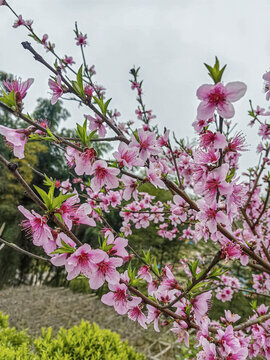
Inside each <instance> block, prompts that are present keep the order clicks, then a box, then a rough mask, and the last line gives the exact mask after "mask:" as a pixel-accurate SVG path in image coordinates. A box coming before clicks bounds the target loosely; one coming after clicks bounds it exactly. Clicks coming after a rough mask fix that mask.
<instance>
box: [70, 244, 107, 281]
mask: <svg viewBox="0 0 270 360" xmlns="http://www.w3.org/2000/svg"><path fill="white" fill-rule="evenodd" d="M105 257H106V253H105V252H104V251H102V250H100V249H97V250H92V248H91V246H90V245H89V244H84V245H82V246H80V247H79V248H78V249H77V250H76V251H75V252H74V253H73V254H71V255H70V257H69V258H68V259H67V261H66V264H65V265H66V270H67V272H68V276H67V280H72V279H74V278H75V277H76V276H78V275H79V274H83V275H84V276H86V277H88V278H90V276H91V275H92V274H93V272H94V271H95V270H96V268H97V265H96V264H97V263H99V262H100V261H102V260H103V259H105Z"/></svg>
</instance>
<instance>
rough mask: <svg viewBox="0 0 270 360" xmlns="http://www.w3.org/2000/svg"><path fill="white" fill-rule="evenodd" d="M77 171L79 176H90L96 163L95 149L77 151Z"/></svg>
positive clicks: (75, 156)
mask: <svg viewBox="0 0 270 360" xmlns="http://www.w3.org/2000/svg"><path fill="white" fill-rule="evenodd" d="M73 153H74V158H75V164H76V166H75V169H74V171H75V172H76V174H77V175H83V174H86V175H90V174H91V172H92V165H93V163H94V161H95V157H96V154H97V153H96V150H95V149H94V148H87V149H85V150H84V151H83V152H79V151H75V152H73Z"/></svg>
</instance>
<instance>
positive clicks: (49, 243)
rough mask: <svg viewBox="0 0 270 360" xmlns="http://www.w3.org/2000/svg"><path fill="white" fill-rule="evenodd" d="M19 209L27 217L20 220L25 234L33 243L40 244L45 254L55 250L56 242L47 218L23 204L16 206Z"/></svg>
mask: <svg viewBox="0 0 270 360" xmlns="http://www.w3.org/2000/svg"><path fill="white" fill-rule="evenodd" d="M18 209H19V211H20V212H21V213H22V214H23V215H24V216H25V217H26V218H27V220H23V221H22V227H23V228H24V230H26V231H27V234H28V235H30V236H32V238H33V244H34V245H36V246H42V247H43V249H44V250H45V252H46V253H47V254H49V253H51V252H52V251H54V250H55V248H56V244H55V241H54V239H53V236H52V232H51V228H50V227H49V226H48V225H47V218H46V217H45V216H41V215H39V214H37V213H36V212H35V211H34V210H32V214H31V213H30V211H28V210H27V209H25V208H24V207H23V206H21V205H19V206H18Z"/></svg>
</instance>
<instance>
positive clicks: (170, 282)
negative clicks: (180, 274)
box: [159, 266, 180, 291]
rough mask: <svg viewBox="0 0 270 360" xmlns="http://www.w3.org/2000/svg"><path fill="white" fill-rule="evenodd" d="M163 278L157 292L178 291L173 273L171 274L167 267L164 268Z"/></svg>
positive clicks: (178, 286) (178, 287)
mask: <svg viewBox="0 0 270 360" xmlns="http://www.w3.org/2000/svg"><path fill="white" fill-rule="evenodd" d="M164 273H165V274H164V277H163V278H162V282H161V284H160V286H159V290H161V291H168V290H174V289H178V290H179V289H180V285H179V284H178V282H177V280H176V279H175V277H174V275H173V273H172V272H171V270H170V268H169V267H168V266H165V268H164Z"/></svg>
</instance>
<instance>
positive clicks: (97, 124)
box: [84, 114, 107, 137]
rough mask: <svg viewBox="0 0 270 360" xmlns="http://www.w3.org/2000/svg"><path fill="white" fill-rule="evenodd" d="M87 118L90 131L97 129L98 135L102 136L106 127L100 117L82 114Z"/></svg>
mask: <svg viewBox="0 0 270 360" xmlns="http://www.w3.org/2000/svg"><path fill="white" fill-rule="evenodd" d="M84 116H85V117H86V118H87V120H89V129H90V130H91V131H95V130H98V135H99V136H100V137H104V136H105V135H106V133H107V131H106V128H105V126H104V124H103V120H102V118H101V117H100V116H99V115H97V114H95V117H93V116H91V115H84Z"/></svg>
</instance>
